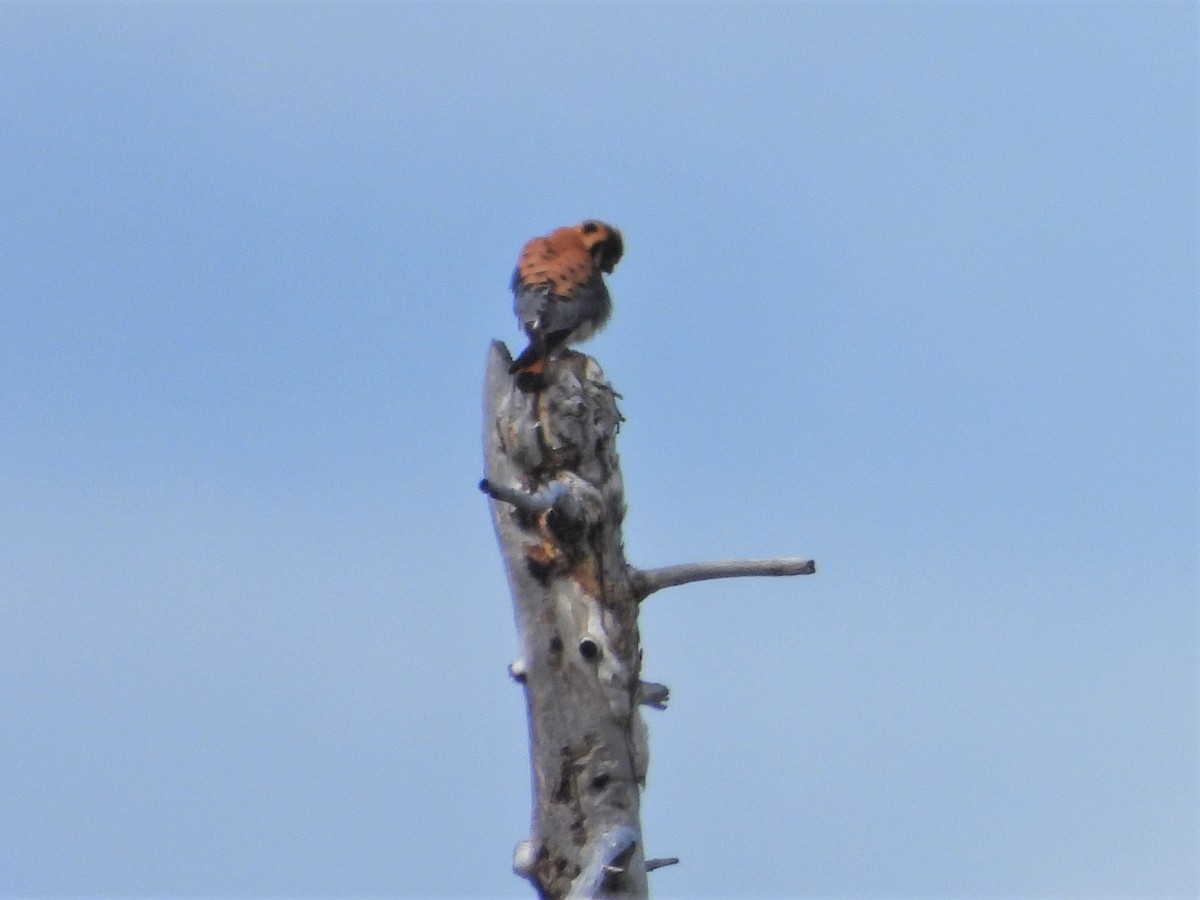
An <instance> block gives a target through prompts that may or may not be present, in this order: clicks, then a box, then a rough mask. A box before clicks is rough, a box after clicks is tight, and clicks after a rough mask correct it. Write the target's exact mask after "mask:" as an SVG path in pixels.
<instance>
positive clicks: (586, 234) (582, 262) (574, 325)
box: [508, 219, 625, 372]
mask: <svg viewBox="0 0 1200 900" xmlns="http://www.w3.org/2000/svg"><path fill="white" fill-rule="evenodd" d="M624 250H625V246H624V244H623V243H622V241H621V232H619V231H617V229H615V228H613V227H612V226H611V225H606V224H605V223H603V222H598V221H596V220H594V219H589V220H588V221H586V222H580V223H579V224H578V225H570V226H568V227H566V228H556V229H555V230H554V231H552V232H550V233H549V234H547V235H545V236H543V237H538V238H534V239H533V240H532V241H530V242H529V243H528V244H526V245H525V246H524V248H523V249H522V250H521V255H520V256H519V257H518V258H517V268H516V270H515V271H514V272H513V277H512V289H513V295H514V301H513V311H514V312H515V313H516V314H517V321H518V322H520V324H521V327H522V328H523V329H525V333H526V334H527V335H529V346H528V347H526V348H525V349H524V350H523V351H522V352H521V355H520V356H518V357H517V358H516V360H514V361H513V364H512V365H511V366H510V367H509V369H508V371H509V372H519V371H521V370H522V369H528V368H531V367H533V366H535V365H536V364H537V363H538V362H539V361H540V360H544V359H546V358H547V357H549V356H551V355H552V354H554V353H557V352H558V351H559V350H561V349H563V348H564V347H566V346H567V344H574V343H578V342H579V341H586V340H587V339H588V338H590V337H591V336H592V335H594V334H595V333H596V332H597V331H599V330H600V329H601V328H602V327H603V326H604V323H605V322H607V321H608V316H609V313H611V312H612V301H611V300H610V299H609V296H608V288H607V287H605V285H604V278H603V277H602V275H603V273H606V272H611V271H612V270H613V267H614V266H616V264H617V261H618V260H620V258H621V254H622V253H623V252H624Z"/></svg>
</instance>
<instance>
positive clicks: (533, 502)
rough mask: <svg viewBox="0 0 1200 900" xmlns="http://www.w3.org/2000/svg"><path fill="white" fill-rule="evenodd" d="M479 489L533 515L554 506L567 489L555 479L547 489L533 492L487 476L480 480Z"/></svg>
mask: <svg viewBox="0 0 1200 900" xmlns="http://www.w3.org/2000/svg"><path fill="white" fill-rule="evenodd" d="M479 489H480V490H481V491H483V492H484V493H485V494H487V495H488V496H489V497H491V498H493V499H495V500H499V501H500V502H501V503H508V504H510V505H512V506H515V507H516V508H517V509H519V510H521V512H527V513H532V514H533V515H538V514H539V513H544V512H545V511H546V510H548V509H550V508H551V507H552V506H554V501H556V500H557V499H558V498H559V497H560V496H562V493H563V491H564V490H565V488H564V487H563V486H562V485H561V484H559V483H558V482H557V481H553V482H551V483H550V484H549V485H547V486H546V489H545V490H541V491H538V492H537V493H532V494H531V493H530V492H529V491H523V490H521V489H520V488H515V487H509V486H508V485H506V484H496V482H494V481H489V480H488V479H486V478H485V479H483V480H482V481H481V482H479Z"/></svg>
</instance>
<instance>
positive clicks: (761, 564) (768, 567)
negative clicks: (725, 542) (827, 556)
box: [633, 557, 817, 600]
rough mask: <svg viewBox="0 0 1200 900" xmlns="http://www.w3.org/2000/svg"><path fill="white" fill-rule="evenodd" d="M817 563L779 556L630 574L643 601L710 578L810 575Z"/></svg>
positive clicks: (721, 561) (729, 560) (703, 563)
mask: <svg viewBox="0 0 1200 900" xmlns="http://www.w3.org/2000/svg"><path fill="white" fill-rule="evenodd" d="M815 571H817V564H816V563H815V562H813V561H812V560H811V559H800V558H798V557H781V558H779V559H726V560H720V561H718V562H700V563H684V564H683V565H681V566H667V567H665V568H662V569H649V570H645V571H642V570H639V571H637V572H635V573H634V575H633V586H634V592H635V593H636V594H637V596H638V597H639V598H640V599H642V600H645V599H646V598H647V597H649V596H650V595H651V594H653V593H654V592H655V591H660V590H662V589H663V588H667V587H675V585H677V584H689V583H690V582H693V581H708V580H709V579H712V578H740V577H742V576H746V575H811V574H812V573H813V572H815Z"/></svg>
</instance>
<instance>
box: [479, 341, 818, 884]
mask: <svg viewBox="0 0 1200 900" xmlns="http://www.w3.org/2000/svg"><path fill="white" fill-rule="evenodd" d="M511 362H512V358H511V356H510V355H509V352H508V349H507V348H506V347H505V346H504V344H502V343H500V342H498V341H496V342H493V343H492V346H491V349H490V351H489V353H488V359H487V378H486V382H485V386H484V427H483V443H484V453H485V460H486V477H485V478H484V480H483V481H482V482H481V483H480V488H481V489H482V490H483V491H485V492H486V493H487V494H488V495H489V496H490V497H491V504H490V505H491V510H492V521H493V524H494V525H495V528H496V535H497V538H498V540H499V543H500V549H501V553H502V555H503V557H504V562H505V568H506V569H507V572H508V581H509V587H510V588H511V591H512V597H513V606H514V613H515V617H516V624H517V631H518V635H519V638H520V646H521V655H520V657H519V658H518V659H517V660H516V661H515V662H514V663H513V664H512V665H511V666H510V667H509V671H510V674H512V676H513V678H514V679H516V680H517V681H519V682H520V683H522V684H523V685H524V688H525V696H526V703H527V708H528V715H529V737H530V763H531V767H532V783H533V822H532V834H531V836H530V838H529V840H527V841H522V842H521V843H520V844H518V845H517V851H516V853H515V854H514V861H513V868H514V869H515V870H516V872H517V873H518V874H519V875H521V876H523V877H525V878H527V879H529V880H530V881H531V882H532V883H533V885H534V887H535V888H536V889H537V891H538V893H539V895H540V896H542V897H549V898H560V897H645V896H646V895H647V886H646V873H647V871H650V870H652V869H655V868H658V867H660V866H662V865H668V864H670V863H673V862H677V860H674V859H651V860H648V859H646V857H645V855H644V852H643V840H642V830H641V822H640V818H639V812H638V808H639V800H640V790H641V787H642V785H643V784H644V783H645V779H646V769H647V766H648V762H649V758H648V749H647V741H646V729H645V726H644V724H643V722H642V719H641V714H640V712H639V706H641V705H648V706H652V707H655V708H657V709H662V708H665V706H666V702H667V695H668V691H667V689H666V687H664V686H663V685H659V684H651V683H646V682H642V680H641V677H640V676H641V660H642V651H641V646H640V642H639V639H638V619H637V616H638V604H639V603H640V602H641V601H642V600H643V599H645V598H646V597H647V596H649V595H650V594H652V593H654V592H655V591H657V590H660V589H662V588H665V587H670V586H673V585H679V584H686V583H688V582H690V581H699V580H702V579H708V578H728V577H732V576H738V575H800V574H809V573H811V572H813V571H814V568H815V567H814V565H813V563H812V561H811V560H800V559H779V560H734V561H727V562H719V563H696V564H691V565H684V566H672V567H669V568H664V569H652V570H647V571H641V570H638V569H635V568H633V567H632V566H630V565H629V564H628V563H627V562H626V560H625V555H624V547H623V544H622V538H621V523H622V520H623V519H624V516H625V492H624V486H623V484H622V481H621V470H620V466H619V463H618V459H617V451H616V436H617V430H618V427H619V425H620V422H621V415H620V413H619V412H618V410H617V404H616V397H617V395H616V393H615V392H614V391H613V389H612V387H611V386H610V385H609V383H608V382H607V380H605V378H604V373H603V372H602V371H601V370H600V367H599V366H598V365H597V364H596V362H595V360H593V359H592V358H591V357H588V356H585V355H584V354H581V353H576V352H567V353H564V354H562V355H560V356H559V357H558V358H557V359H550V360H547V362H546V365H545V368H544V370H543V371H542V372H540V373H538V374H537V375H536V376H533V377H530V376H529V375H527V374H525V373H520V374H518V375H516V376H514V375H512V374H510V373H509V366H510V364H511Z"/></svg>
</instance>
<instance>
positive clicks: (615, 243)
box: [575, 219, 625, 272]
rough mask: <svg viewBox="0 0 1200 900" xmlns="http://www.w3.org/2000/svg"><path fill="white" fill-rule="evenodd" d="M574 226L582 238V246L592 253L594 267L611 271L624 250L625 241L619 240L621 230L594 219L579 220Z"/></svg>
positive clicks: (602, 270) (603, 270)
mask: <svg viewBox="0 0 1200 900" xmlns="http://www.w3.org/2000/svg"><path fill="white" fill-rule="evenodd" d="M575 228H576V229H577V230H578V231H579V237H580V238H581V239H582V240H583V246H585V247H586V248H587V250H588V253H590V254H592V259H593V260H594V261H595V263H596V268H597V269H599V270H600V271H601V272H611V271H612V270H613V269H614V268H615V267H616V265H617V263H618V262H620V260H621V254H622V253H624V252H625V243H624V241H622V240H621V232H619V231H617V229H615V228H613V226H611V225H606V224H605V223H604V222H600V221H597V220H596V219H588V220H587V221H586V222H580V223H579V224H578V225H576V226H575Z"/></svg>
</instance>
